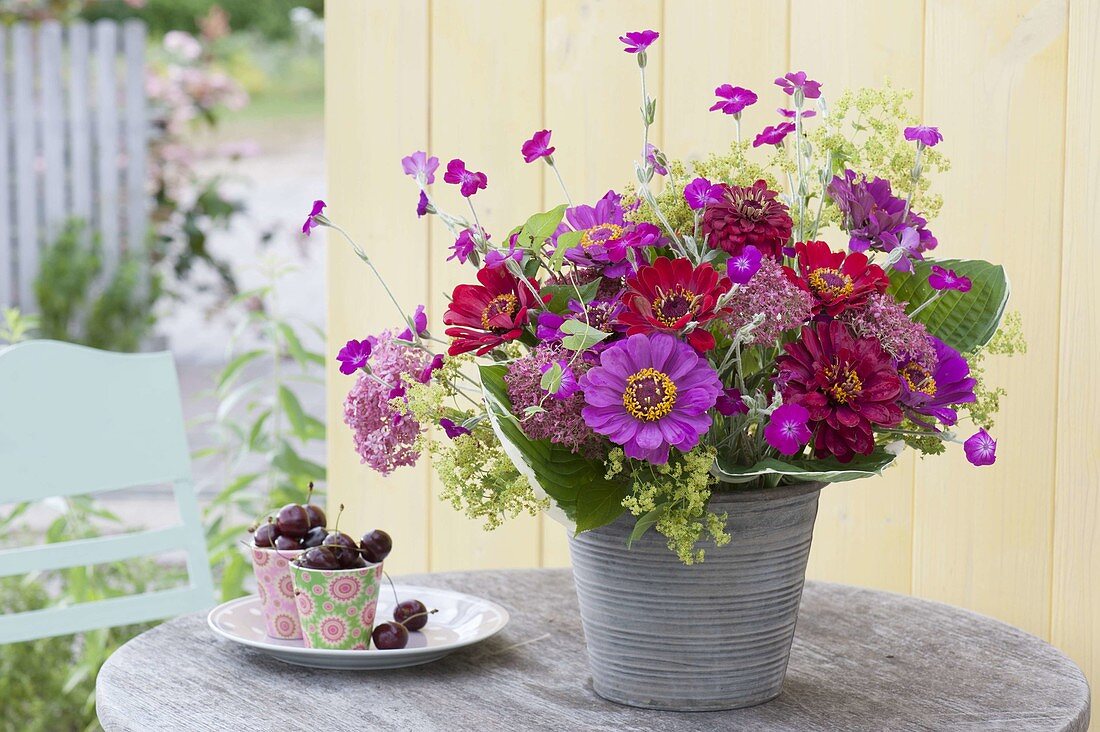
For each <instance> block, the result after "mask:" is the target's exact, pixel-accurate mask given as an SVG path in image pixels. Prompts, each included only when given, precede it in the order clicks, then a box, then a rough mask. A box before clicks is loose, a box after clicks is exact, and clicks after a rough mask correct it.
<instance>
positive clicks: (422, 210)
mask: <svg viewBox="0 0 1100 732" xmlns="http://www.w3.org/2000/svg"><path fill="white" fill-rule="evenodd" d="M431 207H432V204H431V203H430V202H429V201H428V194H427V193H425V192H424V191H420V200H418V201H417V202H416V218H420V217H421V216H423V215H424V214H426V213H428V211H429V210H430V209H431Z"/></svg>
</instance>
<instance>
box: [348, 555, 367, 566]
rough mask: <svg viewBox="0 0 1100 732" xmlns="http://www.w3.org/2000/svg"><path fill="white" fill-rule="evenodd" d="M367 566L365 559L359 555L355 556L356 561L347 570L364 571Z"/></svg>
mask: <svg viewBox="0 0 1100 732" xmlns="http://www.w3.org/2000/svg"><path fill="white" fill-rule="evenodd" d="M365 566H367V560H366V559H363V557H361V556H359V554H358V553H357V554H356V555H355V561H354V562H352V563H351V566H350V567H345V569H362V568H363V567H365Z"/></svg>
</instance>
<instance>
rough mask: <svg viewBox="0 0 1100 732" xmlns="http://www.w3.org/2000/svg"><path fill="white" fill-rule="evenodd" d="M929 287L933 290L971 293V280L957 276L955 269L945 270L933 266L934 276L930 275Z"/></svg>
mask: <svg viewBox="0 0 1100 732" xmlns="http://www.w3.org/2000/svg"><path fill="white" fill-rule="evenodd" d="M928 286H929V287H931V288H932V289H933V290H958V291H959V292H970V287H971V283H970V278H969V277H964V276H962V275H960V274H957V273H956V272H955V270H953V269H944V268H943V267H940V266H939V265H935V264H933V265H932V274H930V275H928Z"/></svg>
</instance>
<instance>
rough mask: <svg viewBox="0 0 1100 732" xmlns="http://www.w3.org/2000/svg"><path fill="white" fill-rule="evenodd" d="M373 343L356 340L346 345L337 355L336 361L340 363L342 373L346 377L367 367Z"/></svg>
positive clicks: (368, 340) (368, 339) (367, 340)
mask: <svg viewBox="0 0 1100 732" xmlns="http://www.w3.org/2000/svg"><path fill="white" fill-rule="evenodd" d="M370 352H371V341H370V338H367V339H366V340H362V341H357V340H355V339H354V338H353V339H352V340H350V341H348V342H347V343H345V344H344V347H343V348H341V349H340V352H339V353H337V354H336V360H337V361H339V362H340V373H341V374H344V375H345V376H350V375H352V374H354V373H355V372H356V371H358V370H359V369H361V368H363V367H365V366H366V365H367V361H368V360H370Z"/></svg>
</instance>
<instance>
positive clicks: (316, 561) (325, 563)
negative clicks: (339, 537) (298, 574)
mask: <svg viewBox="0 0 1100 732" xmlns="http://www.w3.org/2000/svg"><path fill="white" fill-rule="evenodd" d="M294 562H295V563H296V564H297V565H298V566H299V567H302V568H303V569H340V561H339V560H338V559H337V558H336V552H335V551H334V550H332V549H330V548H328V547H324V546H315V547H311V548H309V549H306V550H305V552H304V553H303V554H302V555H301V556H299V557H298V558H297V559H295V560H294Z"/></svg>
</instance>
